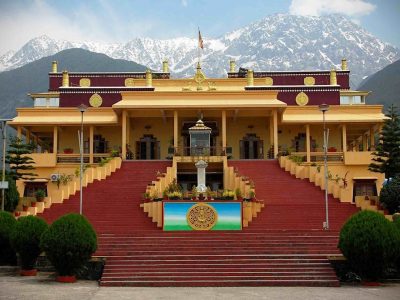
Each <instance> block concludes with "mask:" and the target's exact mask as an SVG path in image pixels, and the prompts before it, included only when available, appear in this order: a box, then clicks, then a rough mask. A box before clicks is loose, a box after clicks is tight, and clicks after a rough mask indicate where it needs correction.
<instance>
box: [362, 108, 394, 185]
mask: <svg viewBox="0 0 400 300" xmlns="http://www.w3.org/2000/svg"><path fill="white" fill-rule="evenodd" d="M386 116H387V117H389V118H390V119H387V120H385V123H384V125H383V128H382V132H381V137H380V141H379V144H378V146H377V147H376V151H375V152H374V153H373V155H374V156H375V157H374V158H373V159H372V160H373V161H374V162H372V163H371V164H370V165H369V167H368V169H369V170H371V171H373V172H379V173H385V176H386V178H391V177H392V178H393V177H396V176H398V175H400V119H399V115H398V113H397V108H396V107H395V106H394V105H392V106H391V107H390V108H389V111H388V114H387V115H386Z"/></svg>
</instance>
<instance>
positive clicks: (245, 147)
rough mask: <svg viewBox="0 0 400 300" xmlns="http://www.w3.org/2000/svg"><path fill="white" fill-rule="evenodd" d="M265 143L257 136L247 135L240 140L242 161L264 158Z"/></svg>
mask: <svg viewBox="0 0 400 300" xmlns="http://www.w3.org/2000/svg"><path fill="white" fill-rule="evenodd" d="M263 153H264V142H263V141H262V140H261V139H260V138H259V137H258V136H256V135H255V134H252V133H251V134H247V135H246V136H245V137H243V139H242V140H240V159H262V158H264V154H263Z"/></svg>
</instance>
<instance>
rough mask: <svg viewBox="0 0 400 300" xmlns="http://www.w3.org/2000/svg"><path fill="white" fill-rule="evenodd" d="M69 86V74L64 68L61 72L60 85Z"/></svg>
mask: <svg viewBox="0 0 400 300" xmlns="http://www.w3.org/2000/svg"><path fill="white" fill-rule="evenodd" d="M68 86H69V75H68V71H67V70H65V71H63V73H62V87H68Z"/></svg>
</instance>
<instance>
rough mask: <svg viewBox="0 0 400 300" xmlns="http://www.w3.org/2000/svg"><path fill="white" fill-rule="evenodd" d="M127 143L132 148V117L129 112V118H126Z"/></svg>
mask: <svg viewBox="0 0 400 300" xmlns="http://www.w3.org/2000/svg"><path fill="white" fill-rule="evenodd" d="M126 143H127V144H128V145H129V148H130V149H131V150H132V145H131V118H130V116H129V115H128V114H127V119H126Z"/></svg>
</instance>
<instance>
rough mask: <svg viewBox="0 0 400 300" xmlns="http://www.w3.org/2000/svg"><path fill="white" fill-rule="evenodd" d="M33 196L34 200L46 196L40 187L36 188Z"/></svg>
mask: <svg viewBox="0 0 400 300" xmlns="http://www.w3.org/2000/svg"><path fill="white" fill-rule="evenodd" d="M35 197H36V200H42V199H44V197H46V192H45V191H44V190H42V189H38V190H37V191H36V192H35Z"/></svg>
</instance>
